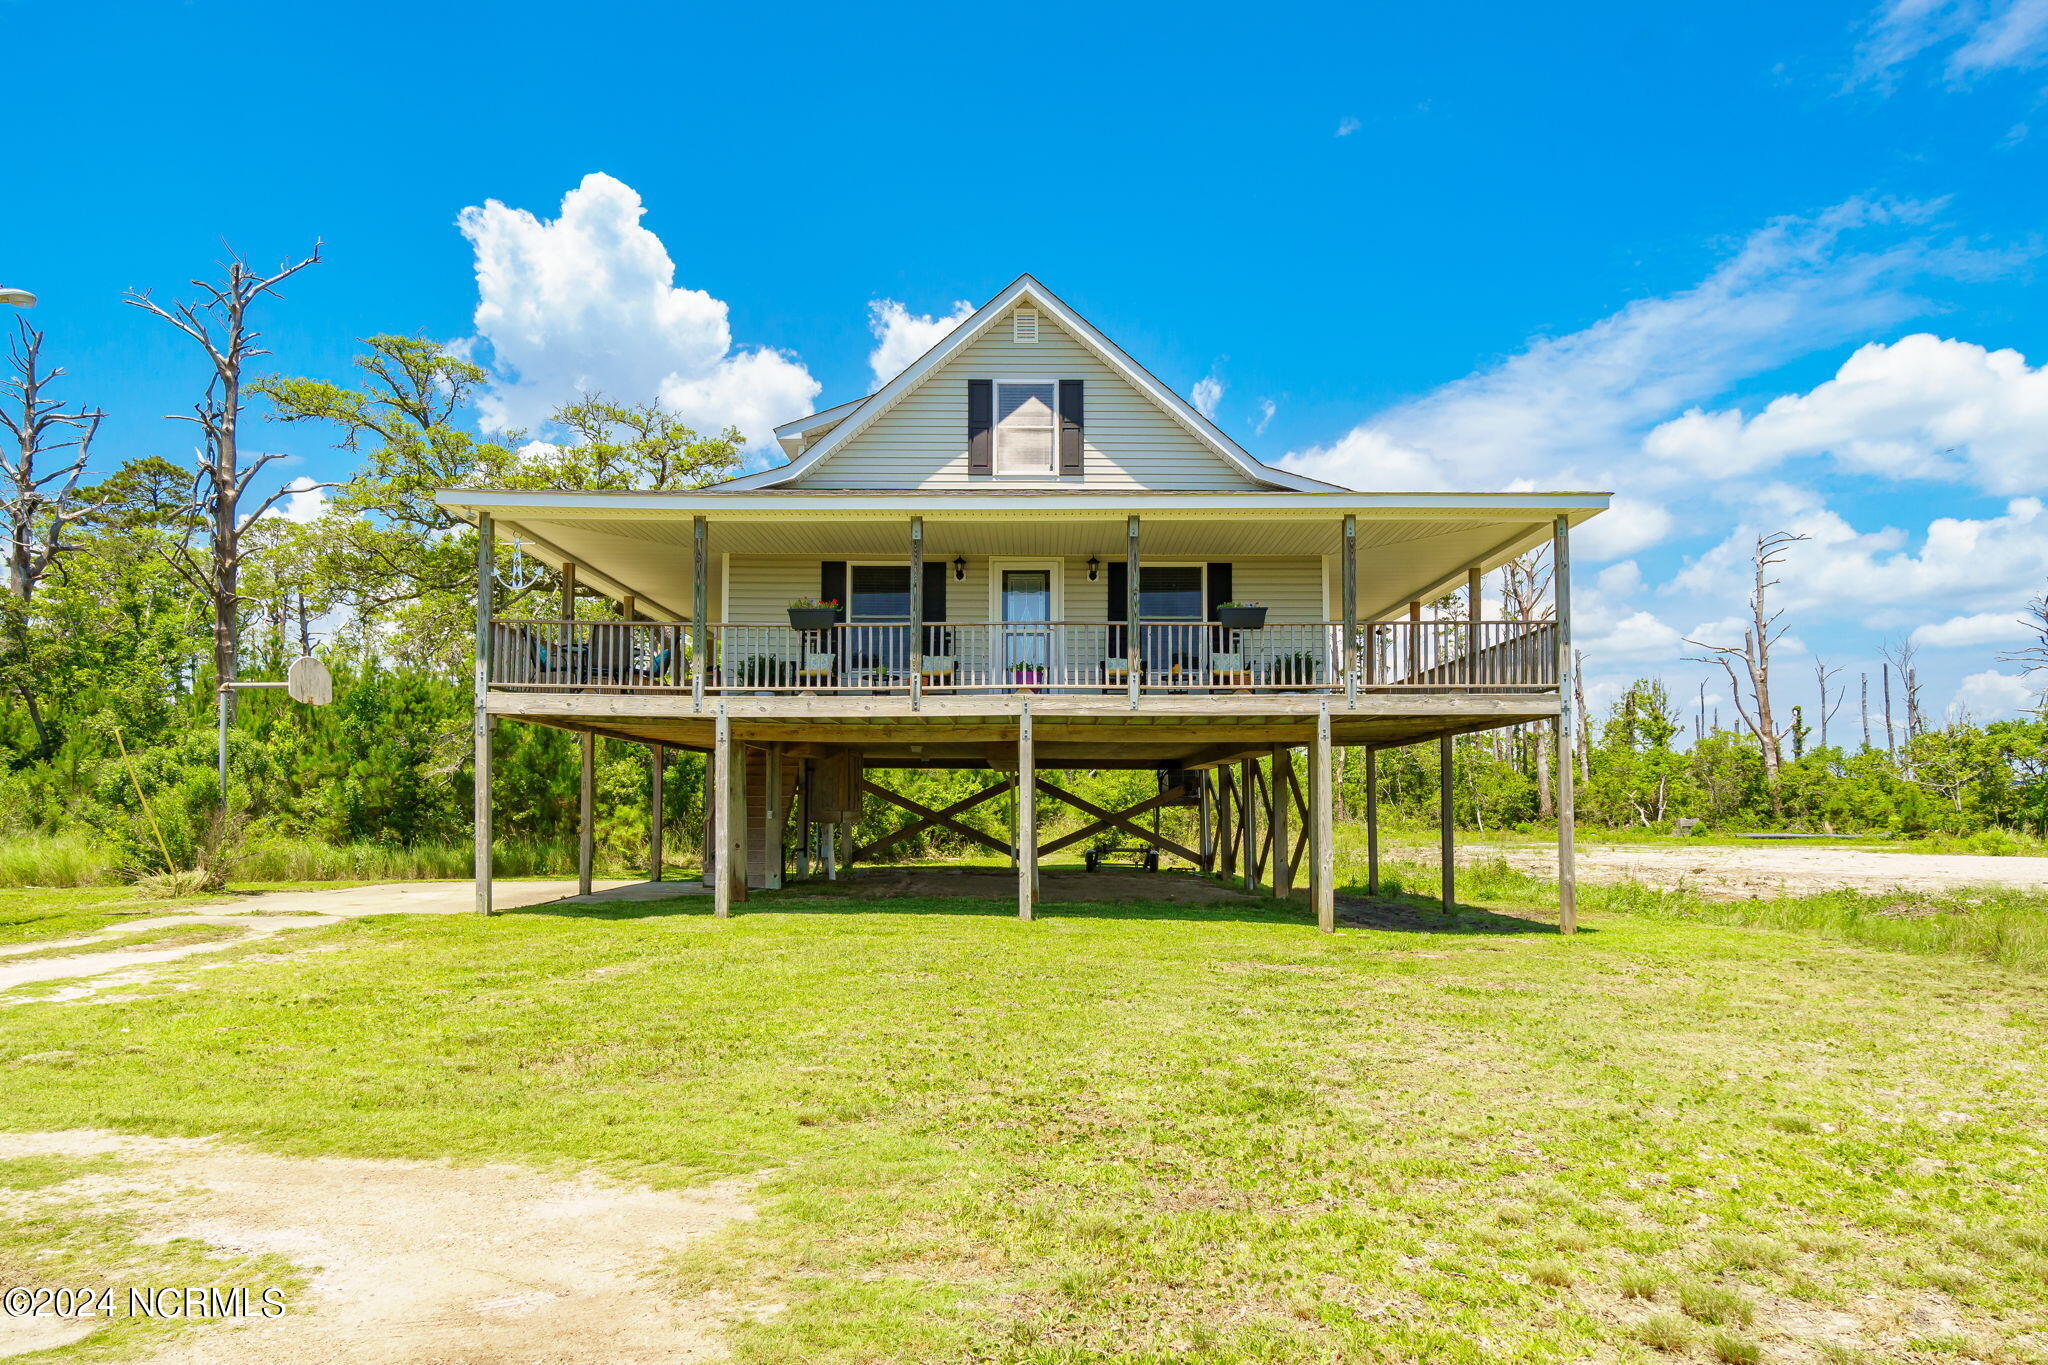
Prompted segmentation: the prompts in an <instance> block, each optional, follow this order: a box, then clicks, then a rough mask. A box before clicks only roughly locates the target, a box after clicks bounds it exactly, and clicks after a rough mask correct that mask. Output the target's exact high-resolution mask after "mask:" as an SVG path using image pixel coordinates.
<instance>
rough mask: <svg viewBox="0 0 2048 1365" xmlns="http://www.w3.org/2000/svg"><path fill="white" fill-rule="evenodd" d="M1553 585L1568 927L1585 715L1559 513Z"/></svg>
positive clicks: (1560, 835) (1562, 887)
mask: <svg viewBox="0 0 2048 1365" xmlns="http://www.w3.org/2000/svg"><path fill="white" fill-rule="evenodd" d="M1550 582H1551V591H1552V592H1553V593H1554V594H1555V595H1556V602H1557V695H1558V711H1557V745H1556V751H1557V926H1558V929H1559V930H1560V931H1561V932H1563V933H1567V934H1570V933H1576V932H1577V931H1578V927H1579V880H1578V859H1577V852H1578V850H1577V848H1576V845H1575V843H1574V839H1575V835H1576V829H1575V822H1576V820H1577V808H1576V800H1575V795H1574V791H1573V785H1572V777H1573V772H1572V766H1573V764H1572V761H1573V759H1574V758H1575V757H1576V756H1577V754H1578V747H1579V725H1580V724H1581V717H1580V716H1579V711H1578V704H1577V697H1576V693H1575V682H1576V679H1575V677H1574V674H1575V673H1576V672H1577V670H1578V660H1577V659H1576V658H1575V657H1573V655H1572V545H1571V522H1570V521H1568V520H1566V519H1565V518H1564V517H1559V518H1558V519H1557V521H1556V522H1555V523H1554V524H1553V526H1552V529H1551V542H1550Z"/></svg>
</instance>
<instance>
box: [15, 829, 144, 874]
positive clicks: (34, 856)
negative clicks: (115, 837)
mask: <svg viewBox="0 0 2048 1365" xmlns="http://www.w3.org/2000/svg"><path fill="white" fill-rule="evenodd" d="M124 880H126V879H125V878H124V877H122V875H121V873H120V870H119V868H118V867H117V866H116V865H115V856H114V850H113V848H112V847H111V846H110V845H109V844H108V842H107V841H106V840H104V839H91V838H87V837H86V836H85V835H82V834H0V886H110V885H113V884H114V883H116V882H120V881H124Z"/></svg>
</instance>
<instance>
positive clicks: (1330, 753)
mask: <svg viewBox="0 0 2048 1365" xmlns="http://www.w3.org/2000/svg"><path fill="white" fill-rule="evenodd" d="M1333 762H1334V750H1333V749H1332V747H1331V744H1330V708H1329V707H1327V706H1325V707H1324V708H1323V709H1322V710H1321V711H1320V712H1319V713H1317V716H1316V737H1315V739H1314V740H1312V741H1311V742H1310V744H1309V746H1308V830H1309V849H1310V851H1309V863H1308V899H1309V904H1310V905H1312V906H1313V907H1314V908H1315V912H1316V928H1318V929H1320V930H1322V931H1323V932H1324V933H1326V934H1331V933H1335V932H1336V931H1337V835H1336V828H1335V808H1336V802H1335V801H1334V799H1333V792H1332V782H1333V778H1334V774H1333V773H1332V772H1331V771H1330V769H1331V764H1332V763H1333Z"/></svg>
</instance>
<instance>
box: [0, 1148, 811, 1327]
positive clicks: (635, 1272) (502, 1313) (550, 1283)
mask: <svg viewBox="0 0 2048 1365" xmlns="http://www.w3.org/2000/svg"><path fill="white" fill-rule="evenodd" d="M18 1157H113V1158H115V1159H116V1160H117V1161H119V1162H120V1163H121V1165H120V1166H118V1167H116V1168H114V1169H113V1170H110V1171H105V1172H94V1173H92V1174H88V1175H82V1176H77V1177H74V1178H72V1179H70V1180H66V1181H63V1182H61V1183H60V1184H57V1185H55V1186H51V1187H48V1188H47V1189H45V1190H41V1191H33V1192H13V1191H10V1192H8V1193H7V1194H6V1195H5V1196H4V1198H5V1199H6V1201H7V1202H8V1203H9V1204H10V1205H14V1204H20V1205H24V1206H26V1205H32V1204H33V1203H34V1202H35V1201H36V1200H37V1199H47V1200H50V1201H54V1202H64V1203H71V1202H75V1201H80V1200H84V1201H90V1203H91V1204H92V1206H93V1207H94V1208H96V1209H98V1210H101V1211H109V1210H113V1211H118V1212H120V1213H121V1214H122V1215H124V1216H125V1217H129V1218H132V1219H133V1220H134V1221H135V1223H136V1224H137V1225H138V1227H139V1228H140V1229H141V1231H142V1235H143V1236H144V1237H145V1238H169V1237H180V1238H191V1239H194V1240H197V1241H200V1242H204V1243H206V1244H207V1245H208V1246H211V1247H216V1248H219V1249H221V1250H223V1251H226V1252H230V1253H234V1254H238V1255H244V1256H248V1255H261V1254H265V1253H268V1254H271V1255H275V1256H278V1257H281V1258H282V1259H284V1260H286V1261H288V1262H290V1263H291V1264H292V1265H293V1266H294V1267H295V1268H296V1269H297V1270H298V1271H299V1273H300V1274H301V1275H302V1276H303V1277H304V1278H305V1280H306V1282H307V1283H306V1287H305V1288H304V1289H303V1290H301V1291H298V1292H296V1293H293V1294H290V1295H288V1296H287V1297H286V1300H285V1311H284V1312H283V1313H282V1314H281V1315H279V1316H276V1317H271V1318H264V1317H261V1316H255V1315H252V1316H251V1317H249V1318H248V1319H246V1320H241V1321H223V1322H221V1323H219V1324H215V1325H208V1326H202V1327H198V1328H196V1329H194V1330H193V1331H191V1332H188V1333H186V1334H185V1335H183V1336H180V1337H179V1338H177V1339H176V1340H175V1341H173V1342H172V1343H170V1344H169V1345H168V1346H166V1347H163V1348H161V1349H159V1350H157V1351H156V1352H154V1353H153V1354H151V1355H150V1356H149V1357H148V1358H147V1359H148V1362H149V1365H271V1362H281V1361H294V1362H301V1363H302V1365H344V1363H346V1365H422V1363H423V1362H440V1361H445V1362H457V1361H460V1362H464V1363H465V1365H583V1363H584V1362H589V1361H604V1362H606V1363H607V1365H657V1362H658V1363H659V1365H694V1362H698V1361H708V1360H716V1359H719V1358H721V1357H722V1356H723V1355H724V1354H725V1351H724V1343H723V1340H722V1327H723V1324H724V1322H725V1321H726V1320H728V1319H729V1318H731V1317H733V1316H735V1315H738V1314H747V1313H755V1314H759V1313H765V1312H770V1311H773V1307H774V1306H773V1305H770V1304H759V1305H746V1304H737V1303H734V1302H733V1301H732V1300H731V1299H730V1298H729V1297H728V1296H717V1297H714V1298H706V1299H701V1300H679V1299H675V1298H671V1297H670V1296H669V1295H667V1294H665V1293H663V1292H662V1290H661V1288H660V1287H659V1283H658V1281H657V1280H656V1279H654V1278H653V1277H652V1275H651V1272H654V1271H656V1270H658V1269H659V1267H660V1264H661V1261H662V1259H663V1258H664V1257H665V1256H667V1255H669V1254H670V1253H672V1252H674V1251H676V1250H677V1249H679V1248H681V1247H683V1246H685V1245H687V1244H689V1243H691V1242H693V1241H696V1240H698V1239H700V1238H703V1237H706V1236H709V1235H711V1234H713V1233H715V1232H718V1231H719V1230H721V1229H723V1228H725V1227H727V1226H729V1225H730V1224H732V1223H734V1222H736V1221H739V1220H742V1219H747V1218H751V1217H753V1216H754V1215H753V1210H752V1208H751V1207H750V1206H749V1205H748V1203H747V1198H746V1196H747V1190H748V1187H749V1185H750V1183H751V1182H750V1181H746V1180H725V1181H719V1182H716V1183H714V1184H710V1185H705V1186H702V1187H699V1188H697V1189H692V1190H680V1191H677V1190H655V1189H648V1188H646V1187H644V1186H638V1185H628V1184H623V1183H620V1182H618V1181H613V1180H608V1179H604V1178H601V1177H598V1176H594V1175H580V1176H558V1175H550V1174H546V1173H543V1172H539V1171H533V1170H529V1169H527V1168H524V1167H520V1166H509V1165H490V1166H454V1165H448V1164H445V1163H441V1162H433V1161H371V1160H362V1159H354V1158H343V1157H284V1156H270V1155H266V1154H263V1153H259V1152H251V1151H247V1150H244V1149H242V1148H238V1147H234V1146H232V1145H229V1144H227V1143H223V1142H218V1141H215V1140H213V1139H210V1138H148V1137H129V1136H124V1135H122V1134H119V1133H110V1132H99V1131H92V1130H84V1131H72V1132H59V1133H0V1159H5V1158H18ZM20 1211H22V1212H28V1213H32V1212H33V1209H32V1208H27V1207H24V1208H23V1209H22V1210H20ZM99 1325H100V1324H99V1322H98V1321H96V1320H95V1319H91V1318H72V1319H59V1318H54V1317H43V1318H27V1319H4V1320H0V1357H5V1356H13V1355H20V1354H26V1353H28V1352H32V1351H42V1350H49V1349H51V1348H53V1347H57V1346H62V1345H66V1344H68V1343H70V1342H74V1341H78V1340H81V1339H83V1338H85V1337H88V1336H90V1335H91V1334H92V1333H93V1331H94V1330H95V1328H96V1327H98V1326H99Z"/></svg>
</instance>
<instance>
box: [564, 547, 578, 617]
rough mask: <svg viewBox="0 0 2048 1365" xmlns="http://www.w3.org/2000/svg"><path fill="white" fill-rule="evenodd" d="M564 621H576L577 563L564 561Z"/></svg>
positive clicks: (570, 560) (568, 560)
mask: <svg viewBox="0 0 2048 1365" xmlns="http://www.w3.org/2000/svg"><path fill="white" fill-rule="evenodd" d="M562 619H563V620H564V621H573V620H575V619H576V561H575V560H573V559H565V560H563V561H562Z"/></svg>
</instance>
